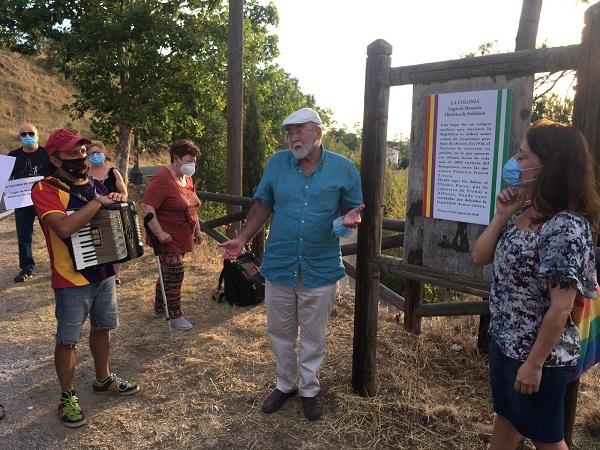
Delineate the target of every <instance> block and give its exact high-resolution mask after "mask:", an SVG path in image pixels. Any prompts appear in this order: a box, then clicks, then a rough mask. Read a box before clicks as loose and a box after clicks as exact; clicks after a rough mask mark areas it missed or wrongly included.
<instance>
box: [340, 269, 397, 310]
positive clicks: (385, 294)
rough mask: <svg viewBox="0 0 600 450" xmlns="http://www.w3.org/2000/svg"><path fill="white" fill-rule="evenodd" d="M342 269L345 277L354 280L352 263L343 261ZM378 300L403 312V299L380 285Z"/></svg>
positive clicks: (354, 270)
mask: <svg viewBox="0 0 600 450" xmlns="http://www.w3.org/2000/svg"><path fill="white" fill-rule="evenodd" d="M344 267H345V269H346V275H348V276H349V277H351V278H354V279H356V268H355V267H354V266H353V265H352V263H350V262H348V261H344ZM379 298H381V299H382V300H385V301H386V302H388V303H389V304H391V305H393V306H395V307H396V308H398V309H399V310H400V311H404V297H402V296H401V295H400V294H398V293H397V292H395V291H392V290H391V289H390V288H389V287H387V286H386V285H384V284H381V283H379Z"/></svg>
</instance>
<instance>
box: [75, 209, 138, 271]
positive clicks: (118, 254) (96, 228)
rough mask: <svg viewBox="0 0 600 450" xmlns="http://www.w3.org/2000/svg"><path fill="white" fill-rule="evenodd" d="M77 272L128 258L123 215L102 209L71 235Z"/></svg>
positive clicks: (115, 211) (116, 211)
mask: <svg viewBox="0 0 600 450" xmlns="http://www.w3.org/2000/svg"><path fill="white" fill-rule="evenodd" d="M71 248H72V252H73V259H74V263H75V270H82V269H84V268H86V267H93V266H98V265H101V264H107V263H110V262H114V261H119V260H121V259H123V258H126V257H127V243H126V241H125V233H124V231H123V222H122V219H121V213H120V212H119V211H118V210H107V209H101V210H100V211H98V213H97V214H96V216H94V219H93V220H92V221H91V222H90V223H88V224H87V225H85V226H84V227H83V228H81V229H79V230H78V231H76V232H75V233H73V234H72V235H71Z"/></svg>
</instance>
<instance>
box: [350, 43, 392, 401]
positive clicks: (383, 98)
mask: <svg viewBox="0 0 600 450" xmlns="http://www.w3.org/2000/svg"><path fill="white" fill-rule="evenodd" d="M391 54H392V46H391V45H390V44H388V43H387V42H386V41H384V40H381V39H379V40H377V41H375V42H373V43H371V44H370V45H369V46H368V48H367V67H366V74H365V103H364V116H363V134H362V156H361V163H360V166H361V180H362V191H363V198H364V203H365V209H364V211H363V215H362V223H361V225H360V227H359V229H358V253H357V263H356V268H357V270H356V272H357V278H356V301H355V307H354V347H353V352H352V388H353V389H354V391H355V392H358V393H359V394H360V395H368V396H371V395H375V391H376V383H375V373H376V366H377V361H376V357H375V356H376V352H377V315H378V305H377V299H378V296H379V269H378V268H377V267H374V266H373V265H372V264H371V259H372V258H373V257H374V256H376V255H379V254H380V253H381V226H382V223H383V179H384V170H385V160H386V155H385V148H386V144H387V122H388V106H389V98H390V89H389V87H388V86H385V85H384V84H382V83H381V79H382V77H383V75H384V74H386V73H388V72H389V69H390V65H391V60H392V58H391Z"/></svg>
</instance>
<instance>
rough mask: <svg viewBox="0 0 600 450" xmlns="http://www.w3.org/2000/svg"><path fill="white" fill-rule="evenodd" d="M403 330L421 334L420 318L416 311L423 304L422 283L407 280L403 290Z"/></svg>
mask: <svg viewBox="0 0 600 450" xmlns="http://www.w3.org/2000/svg"><path fill="white" fill-rule="evenodd" d="M403 294H404V329H405V330H406V331H408V332H410V333H415V334H419V333H420V332H421V317H419V316H417V309H418V308H419V306H421V303H422V302H423V283H421V282H420V281H414V280H408V281H407V283H406V288H405V289H404V292H403Z"/></svg>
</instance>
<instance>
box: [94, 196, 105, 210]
mask: <svg viewBox="0 0 600 450" xmlns="http://www.w3.org/2000/svg"><path fill="white" fill-rule="evenodd" d="M92 200H96V201H97V202H98V203H100V208H102V207H103V206H104V205H103V204H102V200H100V197H94V198H93V199H92Z"/></svg>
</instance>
